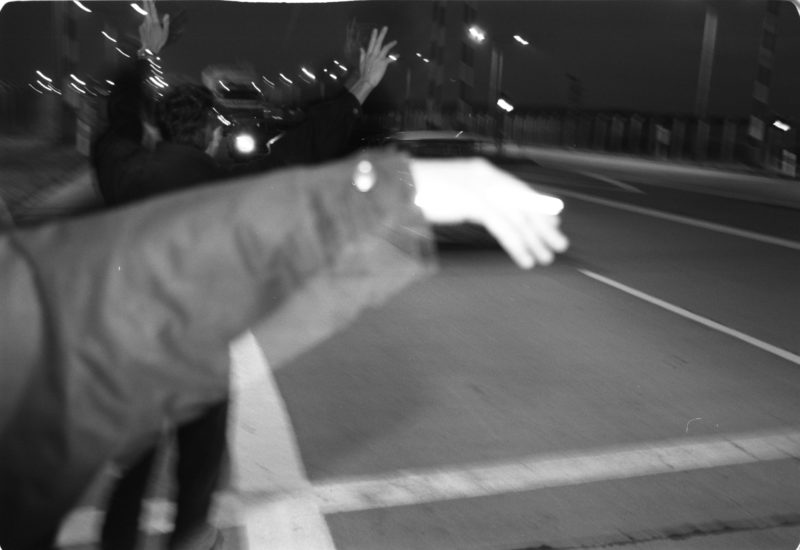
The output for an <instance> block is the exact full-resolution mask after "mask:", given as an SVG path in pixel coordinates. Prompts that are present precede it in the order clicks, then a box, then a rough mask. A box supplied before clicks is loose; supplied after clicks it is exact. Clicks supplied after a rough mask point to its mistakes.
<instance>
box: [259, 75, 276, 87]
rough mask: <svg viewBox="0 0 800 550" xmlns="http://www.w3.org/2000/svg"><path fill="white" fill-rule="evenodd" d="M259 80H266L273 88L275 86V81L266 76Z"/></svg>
mask: <svg viewBox="0 0 800 550" xmlns="http://www.w3.org/2000/svg"><path fill="white" fill-rule="evenodd" d="M261 80H263V81H264V82H266V83H267V84H268V85H269V86H271V87H273V88H274V87H275V83H274V82H273V81H271V80H270V79H269V78H267V77H266V76H262V77H261Z"/></svg>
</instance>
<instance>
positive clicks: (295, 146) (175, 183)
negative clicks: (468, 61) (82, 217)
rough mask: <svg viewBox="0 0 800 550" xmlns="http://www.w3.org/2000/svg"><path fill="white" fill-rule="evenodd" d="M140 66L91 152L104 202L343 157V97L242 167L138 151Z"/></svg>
mask: <svg viewBox="0 0 800 550" xmlns="http://www.w3.org/2000/svg"><path fill="white" fill-rule="evenodd" d="M147 70H148V66H147V63H146V62H144V61H137V62H136V63H132V64H129V65H126V66H125V67H123V69H122V70H121V72H120V74H118V75H117V76H116V78H115V79H114V82H116V85H115V86H114V89H113V91H112V93H111V95H110V96H109V99H108V108H107V128H106V130H105V131H104V132H103V133H102V134H101V135H100V137H99V138H98V140H97V141H96V142H95V143H94V144H93V147H92V155H91V157H92V164H93V165H94V168H95V173H96V175H97V183H98V187H99V189H100V193H101V194H102V196H103V199H104V201H105V202H106V204H108V205H118V204H123V203H127V202H131V201H134V200H139V199H143V198H147V197H150V196H152V195H156V194H160V193H167V192H171V191H176V190H180V189H185V188H187V187H193V186H196V185H200V184H204V183H209V182H213V181H218V180H220V179H225V178H232V177H236V176H240V175H244V174H249V173H254V172H260V171H265V170H270V169H274V168H280V167H286V166H291V165H297V164H311V163H318V162H322V161H327V160H331V159H335V158H337V157H340V156H342V155H343V154H344V153H346V152H347V147H348V144H349V142H350V137H351V135H352V133H353V129H354V127H355V124H356V122H357V120H358V118H359V116H360V114H361V106H360V104H359V103H358V100H357V99H356V98H355V97H354V96H353V95H352V94H351V93H350V92H348V91H343V92H342V93H341V94H339V95H338V96H336V97H333V98H331V99H329V100H326V101H323V102H320V103H318V104H316V105H313V106H312V107H310V108H309V109H308V110H307V115H306V117H305V119H304V120H303V121H302V122H300V123H298V124H297V125H296V126H294V127H292V128H290V129H288V130H286V131H285V132H284V134H283V135H282V136H281V138H280V139H279V140H278V141H277V142H276V143H275V144H273V146H272V148H271V152H270V154H269V155H267V156H263V157H260V158H257V159H255V160H252V161H250V162H247V163H241V164H237V165H234V166H223V165H220V164H219V163H217V162H216V161H215V160H214V159H212V158H211V157H210V156H208V155H207V154H206V153H205V152H203V151H200V150H199V149H197V148H195V147H192V146H189V145H183V144H179V143H170V142H164V141H162V142H160V143H158V144H157V145H156V147H155V149H154V150H150V149H148V148H146V147H144V146H143V145H142V137H143V130H142V113H143V112H144V111H145V110H146V109H147V106H148V105H149V104H150V102H149V100H148V97H147V92H146V89H145V88H144V84H143V82H144V80H145V77H146V74H147Z"/></svg>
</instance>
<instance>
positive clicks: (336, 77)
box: [328, 73, 339, 80]
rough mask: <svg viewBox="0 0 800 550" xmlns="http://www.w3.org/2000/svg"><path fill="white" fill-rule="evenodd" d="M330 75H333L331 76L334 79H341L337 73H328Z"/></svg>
mask: <svg viewBox="0 0 800 550" xmlns="http://www.w3.org/2000/svg"><path fill="white" fill-rule="evenodd" d="M328 76H329V77H331V78H332V79H334V80H339V77H338V76H336V75H335V74H333V73H328Z"/></svg>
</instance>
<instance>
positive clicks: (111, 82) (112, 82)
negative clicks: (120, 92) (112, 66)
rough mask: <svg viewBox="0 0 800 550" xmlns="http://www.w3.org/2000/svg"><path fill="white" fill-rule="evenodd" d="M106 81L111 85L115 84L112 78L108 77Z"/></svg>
mask: <svg viewBox="0 0 800 550" xmlns="http://www.w3.org/2000/svg"><path fill="white" fill-rule="evenodd" d="M106 82H108V85H109V86H113V85H114V81H112V80H108V79H106Z"/></svg>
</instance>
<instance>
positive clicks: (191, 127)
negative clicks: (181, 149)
mask: <svg viewBox="0 0 800 550" xmlns="http://www.w3.org/2000/svg"><path fill="white" fill-rule="evenodd" d="M213 106H214V98H213V96H212V94H211V92H210V91H209V90H208V89H207V88H206V87H204V86H201V85H198V84H179V85H177V86H174V87H173V88H172V89H171V90H170V91H169V92H168V93H166V94H165V95H164V97H163V98H162V99H161V100H159V101H158V104H157V105H156V112H155V115H156V125H157V126H158V130H159V132H161V137H162V138H163V139H164V140H165V141H170V142H172V143H181V144H183V145H189V146H192V147H196V148H197V149H200V150H201V151H205V150H206V149H207V148H208V146H209V144H210V142H211V140H212V138H213V130H214V125H215V124H214V122H215V118H214V116H213V111H212V107H213Z"/></svg>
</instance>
